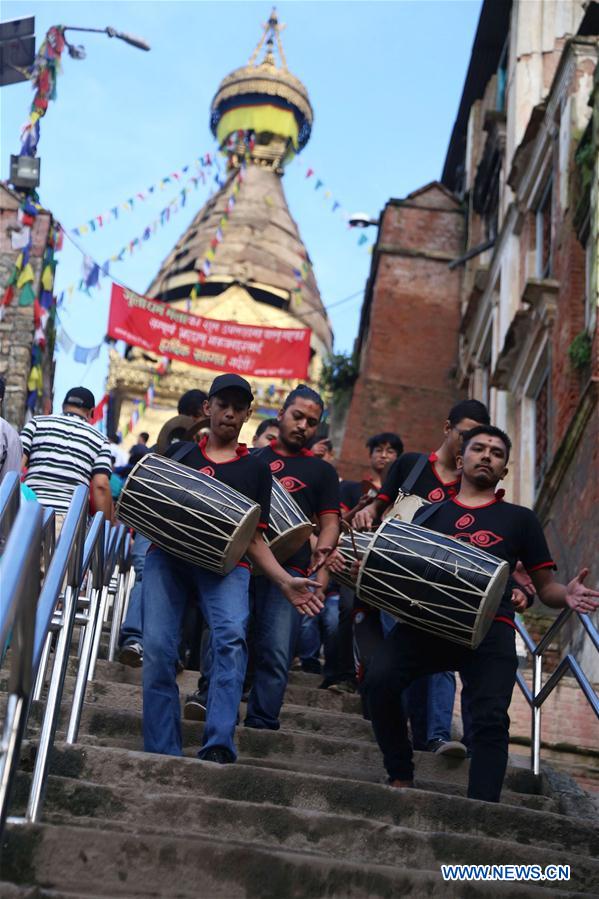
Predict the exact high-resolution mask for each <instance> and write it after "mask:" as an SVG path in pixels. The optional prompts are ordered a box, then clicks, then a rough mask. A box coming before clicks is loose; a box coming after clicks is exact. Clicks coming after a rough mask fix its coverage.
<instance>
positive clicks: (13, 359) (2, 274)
mask: <svg viewBox="0 0 599 899" xmlns="http://www.w3.org/2000/svg"><path fill="white" fill-rule="evenodd" d="M18 208H19V200H18V198H17V196H15V194H13V193H12V192H11V191H9V190H7V189H6V188H5V187H3V186H1V185H0V296H2V295H3V293H4V289H5V287H6V285H7V284H8V281H9V279H10V277H11V275H12V272H13V269H14V266H15V262H16V259H17V256H18V251H16V250H13V248H12V245H11V230H10V227H9V226H12V225H16V223H17V211H18ZM51 221H52V219H51V216H50V214H49V213H41V214H40V215H38V216H37V217H36V219H35V223H34V225H33V233H32V247H31V256H30V260H29V261H30V262H31V265H32V268H33V273H34V276H35V280H34V283H33V288H34V290H35V291H36V293H37V292H39V286H40V283H39V282H40V276H41V265H42V257H43V255H44V250H45V247H46V243H47V240H48V232H49V230H50V225H51ZM33 332H34V328H33V305H31V306H26V307H19V306H18V305H17V299H16V297H15V299H13V302H12V304H11V305H10V306H9V307H8V308H6V309H5V311H4V318H3V320H2V321H1V322H0V375H2V377H3V378H4V379H5V380H6V395H5V398H4V406H3V417H4V418H6V419H7V420H8V421H9V422H10V423H11V424H12V425H14V427H16V428H20V427H21V426H22V425H23V421H24V417H25V402H26V400H27V378H28V376H29V371H30V368H31V346H32V343H33Z"/></svg>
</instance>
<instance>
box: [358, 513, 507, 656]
mask: <svg viewBox="0 0 599 899" xmlns="http://www.w3.org/2000/svg"><path fill="white" fill-rule="evenodd" d="M508 577H509V565H508V563H507V562H504V561H502V560H501V559H497V558H496V557H495V556H492V555H490V554H489V553H486V552H483V551H482V550H480V549H477V548H476V547H474V546H471V545H470V544H467V543H462V541H460V540H456V539H454V538H453V537H447V536H446V535H445V534H437V533H436V532H435V531H431V530H429V529H428V528H424V527H419V526H418V525H416V524H410V523H408V522H404V521H399V520H398V519H389V520H387V521H384V522H383V524H382V525H381V526H380V527H379V528H378V530H377V531H376V533H375V535H374V537H373V539H372V541H371V543H370V546H369V548H368V550H367V552H366V555H365V556H364V558H363V559H362V563H361V565H360V571H359V574H358V581H357V594H358V597H359V598H360V599H362V600H364V601H365V602H368V603H370V604H371V605H373V606H377V607H378V608H379V609H384V610H385V611H386V612H391V614H392V615H395V616H397V618H399V619H400V620H401V621H404V622H405V623H407V624H411V625H412V626H413V627H417V628H420V629H421V630H425V631H429V632H430V633H431V634H434V635H435V636H437V637H442V638H443V639H445V640H451V641H452V642H453V643H460V644H461V645H462V646H468V647H470V648H471V649H476V647H477V646H478V645H479V643H480V642H481V640H482V639H483V638H484V636H485V634H486V633H487V631H488V629H489V627H490V626H491V622H492V621H493V618H494V617H495V613H496V611H497V607H498V606H499V603H500V602H501V598H502V596H503V593H504V590H505V589H506V586H507V582H508Z"/></svg>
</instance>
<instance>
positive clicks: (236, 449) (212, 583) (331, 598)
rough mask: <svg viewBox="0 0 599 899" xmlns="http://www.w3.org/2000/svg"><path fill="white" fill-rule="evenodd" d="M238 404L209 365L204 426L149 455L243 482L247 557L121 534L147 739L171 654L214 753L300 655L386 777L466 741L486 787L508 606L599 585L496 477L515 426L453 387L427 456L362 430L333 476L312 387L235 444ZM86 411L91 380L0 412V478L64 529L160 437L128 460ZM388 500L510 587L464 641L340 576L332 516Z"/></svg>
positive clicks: (501, 473) (207, 755)
mask: <svg viewBox="0 0 599 899" xmlns="http://www.w3.org/2000/svg"><path fill="white" fill-rule="evenodd" d="M3 391H4V385H3V383H2V384H0V393H1V394H2V395H3ZM0 399H1V397H0ZM253 399H254V397H253V394H252V388H251V385H250V384H249V383H248V382H247V381H246V380H245V379H244V378H241V377H240V376H238V375H234V374H225V375H220V376H218V377H217V378H215V379H214V381H213V383H212V386H211V388H210V390H209V392H208V394H207V395H206V394H204V393H203V392H202V391H198V390H194V391H189V392H188V393H187V394H185V395H184V396H183V397H182V398H181V400H180V403H179V408H178V410H177V411H178V413H179V415H183V416H187V418H191V419H193V420H195V421H197V422H198V423H199V422H204V423H205V427H204V428H203V429H199V428H198V431H197V435H198V436H197V438H196V439H193V440H186V439H185V434H184V432H183V431H182V430H181V429H180V430H179V431H177V430H174V431H173V432H172V433H171V435H170V445H167V446H166V447H161V450H160V451H161V453H162V455H164V456H166V457H170V458H172V459H175V460H176V461H177V462H179V463H180V464H183V465H186V466H189V467H190V468H193V469H195V470H197V471H200V472H204V473H209V474H210V475H211V476H212V477H214V478H216V479H218V480H220V481H221V482H223V483H224V484H227V485H228V486H229V487H231V488H234V489H235V490H237V491H238V492H240V493H242V494H244V495H245V496H246V497H248V498H249V499H250V500H252V501H253V502H255V503H257V504H258V506H259V507H260V518H259V523H258V526H257V528H256V532H255V534H254V535H253V537H252V540H251V542H250V544H249V546H248V548H247V551H246V555H245V556H244V557H243V558H242V560H241V561H240V562H239V564H238V565H237V566H236V567H235V568H234V569H233V570H232V571H231V572H230V573H228V574H226V575H220V574H215V573H213V572H211V571H208V570H207V569H205V568H202V567H200V566H198V565H194V564H192V563H191V562H186V561H183V560H181V559H179V558H176V557H175V556H173V555H171V554H170V553H169V552H166V551H165V550H163V549H161V548H160V547H158V546H155V545H153V544H151V543H150V541H149V540H148V539H147V538H146V537H144V536H143V535H142V534H140V533H137V534H135V537H134V543H133V565H134V568H135V572H136V580H135V586H134V589H133V591H132V594H131V597H130V602H129V607H128V612H127V616H126V618H125V621H124V622H123V626H122V630H121V635H120V660H121V662H123V663H124V664H127V665H131V666H142V667H143V734H144V747H145V749H146V751H148V752H157V753H165V754H170V755H181V754H182V752H183V750H182V742H181V722H180V717H181V702H180V697H179V690H178V687H177V681H176V678H177V674H178V673H179V672H180V671H181V669H182V668H183V667H189V668H195V669H197V670H198V671H199V673H200V677H199V682H198V689H197V691H195V692H194V693H192V694H191V695H189V696H187V698H186V701H185V703H184V715H185V716H186V717H189V718H192V719H195V720H198V719H199V720H203V721H204V729H203V741H202V746H201V747H200V749H199V752H198V757H199V758H200V759H202V760H206V761H211V762H216V763H220V764H226V763H231V762H234V761H235V759H236V757H237V750H236V746H235V728H236V726H237V724H238V723H239V710H240V701H241V700H242V699H243V700H244V701H245V702H246V703H247V704H246V706H245V717H244V719H243V722H242V723H243V725H244V726H245V727H250V728H258V729H267V730H277V729H278V728H279V727H280V712H281V706H282V704H283V700H284V695H285V690H286V687H287V681H288V676H289V671H290V669H291V668H292V666H293V665H294V664H295V665H298V666H300V667H301V668H302V669H303V670H305V671H308V672H313V673H317V674H321V675H322V682H321V684H320V686H321V688H322V689H324V690H332V691H337V692H356V691H359V692H360V694H361V696H362V700H363V709H364V714H365V716H366V717H367V718H369V719H370V720H371V722H372V727H373V732H374V735H375V737H376V740H377V742H378V744H379V747H380V749H381V751H382V754H383V762H384V766H385V768H386V770H387V773H388V776H389V784H390V785H391V786H393V787H400V788H403V787H410V786H413V782H414V781H413V776H414V767H413V760H412V750H413V749H414V748H416V749H420V750H424V751H430V752H437V753H442V754H449V755H452V756H458V757H465V756H466V755H469V756H470V758H471V762H470V774H469V786H468V795H469V796H471V797H473V798H478V799H486V800H488V801H495V802H496V801H499V798H500V793H501V786H502V783H503V778H504V774H505V768H506V764H507V756H508V740H509V717H508V707H509V704H510V701H511V695H512V690H513V687H514V683H515V673H516V667H517V661H516V651H515V634H516V632H515V628H514V614H515V613H516V612H519V611H523V610H525V609H526V608H527V606H528V605H529V604H530V603H531V601H532V599H533V597H534V596H535V595H536V596H538V598H539V600H540V601H541V602H543V603H544V604H545V605H547V606H549V607H552V608H561V607H564V606H569V607H570V608H572V609H575V610H576V611H580V612H591V611H593V610H594V609H596V608H597V606H598V601H597V600H598V598H599V593H597V592H596V591H593V590H591V589H590V588H588V587H587V586H585V584H584V581H585V578H586V577H587V575H588V571H587V570H586V569H585V570H583V571H581V572H580V573H579V575H577V577H576V578H574V580H573V581H571V583H570V584H568V585H563V584H560V583H558V582H557V581H556V580H555V578H554V574H553V570H554V568H555V565H554V563H553V560H552V558H551V555H550V552H549V549H548V546H547V543H546V540H545V537H544V535H543V531H542V528H541V525H540V523H539V521H538V519H537V518H536V516H535V514H534V512H532V511H531V510H530V509H527V508H524V507H521V506H517V505H514V504H511V503H508V502H505V501H504V499H503V491H502V490H501V489H499V484H500V482H501V481H502V480H503V479H504V478H505V477H506V475H507V465H508V461H509V456H510V450H511V441H510V438H509V437H508V435H507V434H505V433H504V432H503V431H502V430H500V429H499V428H497V427H495V426H493V425H492V424H491V422H490V418H489V413H488V410H487V409H486V407H485V406H484V405H483V404H482V403H480V402H478V401H476V400H464V401H462V402H460V403H458V404H457V405H456V406H454V407H453V408H452V409H451V410H450V411H449V413H448V416H447V419H446V420H445V421H444V422H439V438H440V444H439V447H438V448H437V449H436V450H435V451H434V452H431V451H429V450H426V451H425V452H404V447H403V444H402V441H401V438H400V436H399V434H397V433H395V432H381V433H378V434H375V435H372V436H371V437H370V438H369V439H368V441H367V443H366V447H365V450H366V453H367V457H366V454H365V462H366V461H367V464H368V473H367V475H366V476H365V477H364V479H363V480H362V481H346V480H340V479H339V477H338V474H337V472H336V469H335V467H334V466H335V462H336V453H335V447H334V446H333V445H332V443H331V442H330V440H329V439H328V438H326V437H323V436H322V433H323V432H322V429H321V422H322V417H323V412H324V403H323V400H322V398H321V397H320V395H319V394H318V393H317V392H316V391H315V390H313V389H312V388H310V387H308V386H306V385H299V386H298V387H296V388H295V389H294V390H292V391H291V392H290V393H289V394H288V396H287V397H286V398H285V399H284V401H283V403H282V407H281V409H280V411H279V413H278V415H277V416H276V418H272V419H267V420H265V421H263V422H262V423H261V424H260V426H259V428H258V429H257V431H256V434H255V437H254V441H253V447H252V448H251V449H248V448H247V447H246V446H245V445H244V444H242V443H240V442H239V434H240V431H241V429H242V427H243V425H244V424H245V423H246V422H247V421H248V420H249V419H250V416H251V410H252V403H253ZM94 405H95V401H94V397H93V395H92V393H91V392H90V391H89V390H87V389H86V388H83V387H76V388H73V389H71V390H69V391H68V393H67V395H66V396H65V399H64V403H63V406H62V413H60V414H57V415H46V416H37V417H34V418H32V419H31V420H30V421H29V422H28V423H27V424H26V425H25V427H24V428H23V430H22V432H21V435H20V439H19V436H18V435H17V434H16V432H14V430H13V429H11V428H10V426H9V425H8V424H7V423H6V422H4V420H3V419H0V473H1V474H3V473H4V471H6V470H11V469H12V470H19V471H22V472H23V484H24V487H25V489H28V490H30V491H33V494H34V495H35V497H36V498H37V499H38V501H39V502H40V503H42V504H43V505H46V506H52V507H53V508H54V509H55V510H56V513H57V521H58V526H59V527H60V523H61V520H62V518H64V515H65V514H66V511H67V509H68V505H69V502H70V498H71V497H72V494H73V491H74V489H75V487H76V486H77V485H78V484H86V485H88V486H89V488H90V511H98V510H99V511H102V512H103V513H104V514H105V516H106V517H107V518H108V519H113V516H114V506H113V499H114V498H116V497H117V496H118V495H119V493H120V491H121V490H122V489H123V484H124V483H125V482H126V479H127V476H128V475H129V473H130V472H131V470H132V468H133V467H134V465H135V464H136V462H137V461H139V459H141V458H142V457H143V456H144V455H145V454H146V453H148V452H150V451H156V449H157V447H151V446H150V435H149V434H147V433H144V434H141V435H140V437H139V439H138V443H137V444H136V445H135V446H133V447H132V449H131V451H130V453H129V455H128V456H127V455H126V454H123V453H122V450H121V449H120V446H119V442H118V439H117V438H113V439H112V440H111V441H109V440H108V439H106V438H105V437H104V436H103V435H102V434H101V433H100V431H99V430H98V429H97V428H96V427H94V426H93V425H92V424H91V423H90V419H91V418H92V413H93V408H94ZM206 422H207V423H206ZM423 449H424V448H423ZM365 467H366V466H365ZM273 477H274V478H277V479H278V481H279V483H280V484H281V485H282V486H283V487H284V488H285V490H287V491H288V492H289V494H290V495H291V496H292V497H293V499H294V500H295V502H296V503H297V504H298V506H299V507H300V509H301V510H302V512H303V513H304V515H305V516H306V517H307V518H308V519H309V520H310V521H311V522H312V523H313V525H314V536H313V537H312V538H311V539H310V540H307V541H306V542H305V543H304V544H303V546H301V547H300V549H299V550H298V551H297V552H295V553H294V555H293V556H292V557H291V558H288V559H286V560H285V561H284V562H283V563H282V564H280V563H279V562H278V561H277V559H276V558H275V557H274V555H273V554H272V552H271V551H270V548H269V545H268V543H267V542H266V541H265V540H264V532H265V530H266V529H267V527H268V523H269V515H270V499H271V485H272V478H273ZM401 494H413V495H416V496H418V497H421V498H422V499H423V500H425V501H426V507H424V506H423V507H422V508H421V509H419V510H418V511H417V512H416V514H415V516H414V523H415V524H418V522H419V521H422V524H423V526H424V527H427V528H430V529H432V530H433V531H436V532H438V533H440V534H446V535H448V536H451V537H455V538H458V539H459V540H461V541H462V542H463V543H465V544H469V545H472V546H475V547H478V548H482V549H485V550H488V551H489V552H490V553H492V554H493V555H494V556H497V557H499V558H500V559H503V560H505V561H507V562H508V563H509V567H510V571H511V578H510V582H509V585H508V588H507V589H506V591H505V593H504V596H503V598H502V600H501V604H500V607H499V610H498V613H497V615H496V616H495V619H494V621H493V622H492V624H491V626H490V629H489V631H488V633H487V635H486V637H485V638H484V639H483V640H482V642H481V643H480V645H479V646H478V647H477V648H476V649H469V648H466V647H464V646H461V645H459V644H457V643H453V642H450V641H449V640H446V639H442V638H441V637H440V636H438V635H435V634H433V633H427V632H426V631H425V630H419V629H416V628H415V627H413V626H412V625H409V624H406V623H404V622H401V621H398V619H397V618H395V617H394V616H393V615H391V614H389V613H388V612H380V613H379V612H378V610H375V609H372V608H368V607H366V606H364V604H363V603H361V602H360V601H359V600H358V598H357V597H356V596H355V594H354V592H353V591H352V590H351V589H350V588H349V587H347V586H343V585H340V584H339V583H337V582H336V581H335V572H336V571H339V566H340V565H341V560H340V557H339V554H338V552H337V551H336V546H337V543H338V539H339V535H340V529H341V525H342V522H347V523H348V524H349V525H351V527H352V528H354V529H356V530H357V531H372V530H373V529H375V528H376V527H377V526H378V524H379V523H380V521H381V518H382V517H383V516H384V515H386V514H388V513H389V510H391V514H393V506H394V503H395V501H396V499H397V497H398V496H399V495H401ZM258 571H259V574H257V573H256V572H258ZM390 600H391V602H392V590H391V588H390ZM322 659H324V665H323V662H322ZM456 671H457V672H459V673H460V675H461V680H462V720H463V735H462V738H461V740H459V741H457V740H453V739H452V720H453V709H454V702H455V694H456V680H455V672H456ZM408 722H409V728H408Z"/></svg>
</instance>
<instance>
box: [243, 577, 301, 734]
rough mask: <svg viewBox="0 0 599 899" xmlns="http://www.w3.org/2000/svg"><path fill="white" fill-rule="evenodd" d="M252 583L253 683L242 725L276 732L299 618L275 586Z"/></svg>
mask: <svg viewBox="0 0 599 899" xmlns="http://www.w3.org/2000/svg"><path fill="white" fill-rule="evenodd" d="M287 570H288V571H289V572H290V573H291V574H294V573H295V572H293V571H292V569H287ZM255 583H256V592H255V631H254V652H255V670H254V683H253V686H252V689H251V691H250V695H249V697H248V705H247V716H246V719H245V722H244V723H245V725H246V727H256V728H261V729H268V730H278V729H279V726H280V725H279V713H280V711H281V706H282V705H283V696H284V695H285V689H286V687H287V680H288V677H289V667H290V665H291V662H292V660H293V653H294V651H295V646H296V643H297V638H298V635H299V630H300V623H301V616H300V614H299V613H298V612H297V611H296V610H295V609H294V608H293V606H292V605H291V603H290V602H289V601H288V600H287V599H285V596H284V595H283V593H282V592H281V590H280V589H279V588H278V587H277V586H276V585H275V584H273V583H271V582H270V581H268V580H267V579H266V578H264V577H257V578H256V582H255Z"/></svg>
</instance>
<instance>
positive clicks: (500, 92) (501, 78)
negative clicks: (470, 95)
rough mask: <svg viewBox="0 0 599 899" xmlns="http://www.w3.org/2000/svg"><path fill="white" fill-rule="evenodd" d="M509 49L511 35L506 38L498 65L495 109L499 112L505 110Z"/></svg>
mask: <svg viewBox="0 0 599 899" xmlns="http://www.w3.org/2000/svg"><path fill="white" fill-rule="evenodd" d="M508 50H509V35H508V37H506V39H505V44H504V45H503V50H502V51H501V56H500V57H499V63H498V65H497V93H496V95H495V109H496V110H497V111H498V112H504V111H505V88H506V82H507V64H508Z"/></svg>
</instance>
